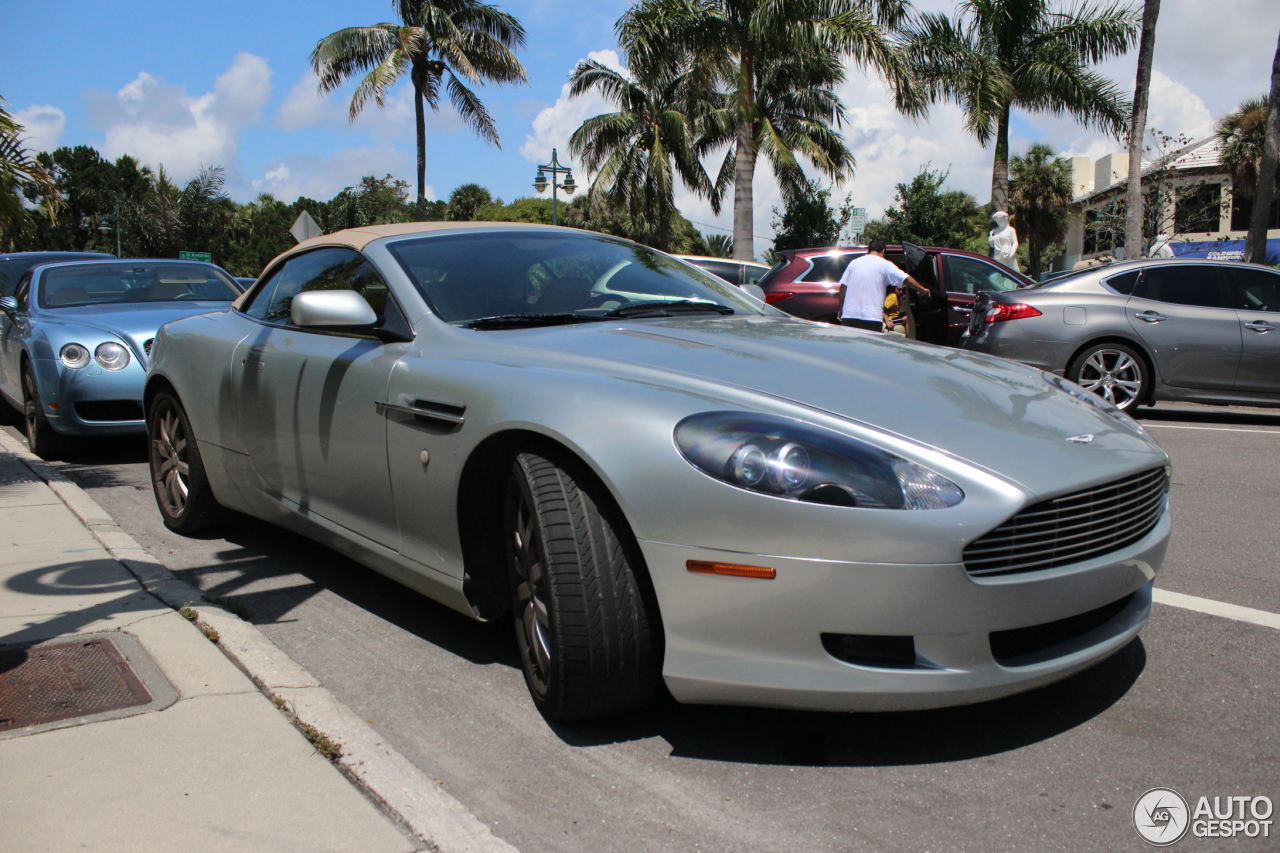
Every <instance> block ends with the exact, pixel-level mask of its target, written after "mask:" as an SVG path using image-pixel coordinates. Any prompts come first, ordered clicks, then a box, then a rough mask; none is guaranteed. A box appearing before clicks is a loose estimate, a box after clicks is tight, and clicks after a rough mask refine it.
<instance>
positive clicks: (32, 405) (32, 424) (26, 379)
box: [22, 370, 40, 444]
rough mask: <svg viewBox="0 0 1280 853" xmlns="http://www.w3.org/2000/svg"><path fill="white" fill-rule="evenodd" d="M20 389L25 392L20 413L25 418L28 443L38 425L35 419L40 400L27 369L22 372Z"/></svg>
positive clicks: (38, 414) (37, 414) (38, 412)
mask: <svg viewBox="0 0 1280 853" xmlns="http://www.w3.org/2000/svg"><path fill="white" fill-rule="evenodd" d="M22 389H23V390H24V391H25V392H26V393H25V394H24V395H23V400H22V414H23V416H24V417H25V418H26V420H27V443H28V444H30V443H31V441H32V436H34V435H35V434H36V429H37V428H38V427H39V425H40V424H39V421H38V420H37V419H38V418H39V416H40V402H39V398H38V397H37V396H36V389H35V384H34V382H33V381H32V378H31V371H29V370H28V371H24V372H23V374H22Z"/></svg>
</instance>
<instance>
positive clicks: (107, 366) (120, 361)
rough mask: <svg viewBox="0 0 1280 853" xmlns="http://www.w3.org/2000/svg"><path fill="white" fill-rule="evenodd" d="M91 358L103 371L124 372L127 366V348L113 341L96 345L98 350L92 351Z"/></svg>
mask: <svg viewBox="0 0 1280 853" xmlns="http://www.w3.org/2000/svg"><path fill="white" fill-rule="evenodd" d="M93 357H94V358H96V359H97V360H98V364H100V365H102V369H103V370H124V369H125V368H126V367H128V366H129V350H128V348H127V347H125V346H124V345H123V344H117V343H115V342H114V341H108V342H107V343H105V344H98V348H97V349H96V350H94V351H93Z"/></svg>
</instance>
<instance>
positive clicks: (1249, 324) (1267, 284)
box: [1223, 266, 1280, 394]
mask: <svg viewBox="0 0 1280 853" xmlns="http://www.w3.org/2000/svg"><path fill="white" fill-rule="evenodd" d="M1223 272H1225V273H1226V275H1227V284H1228V294H1229V298H1230V300H1231V302H1230V304H1231V305H1232V307H1234V308H1235V312H1236V317H1237V318H1238V319H1239V321H1240V337H1241V338H1242V339H1243V340H1242V346H1241V351H1240V369H1239V370H1237V371H1236V385H1235V388H1236V390H1237V391H1243V392H1247V393H1251V394H1280V273H1276V272H1272V271H1270V270H1264V269H1258V268H1255V267H1243V266H1242V267H1224V268H1223Z"/></svg>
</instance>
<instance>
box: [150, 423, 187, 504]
mask: <svg viewBox="0 0 1280 853" xmlns="http://www.w3.org/2000/svg"><path fill="white" fill-rule="evenodd" d="M158 415H159V417H158V418H157V419H156V422H155V428H154V429H153V431H152V436H151V480H152V484H153V485H154V486H155V490H156V497H158V498H159V499H160V505H161V507H162V508H163V509H164V511H165V512H166V513H167V514H168V515H169V516H170V517H172V518H178V517H179V516H181V515H182V513H183V511H184V510H185V509H186V508H187V498H188V496H189V495H190V480H189V478H190V473H191V471H190V467H189V464H188V459H187V457H188V449H187V433H186V430H185V429H184V428H183V424H182V418H181V417H179V416H178V412H177V411H176V410H175V409H174V408H173V406H171V405H164V406H163V407H162V408H161V410H160V411H159V412H158Z"/></svg>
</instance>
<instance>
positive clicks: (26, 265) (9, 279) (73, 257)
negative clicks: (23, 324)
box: [0, 252, 115, 296]
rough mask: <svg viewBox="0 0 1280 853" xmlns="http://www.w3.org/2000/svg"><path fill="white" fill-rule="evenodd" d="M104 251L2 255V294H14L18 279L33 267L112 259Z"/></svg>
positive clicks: (0, 282) (0, 266)
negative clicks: (64, 262) (59, 262)
mask: <svg viewBox="0 0 1280 853" xmlns="http://www.w3.org/2000/svg"><path fill="white" fill-rule="evenodd" d="M114 258H115V255H108V254H105V253H103V252H11V253H9V254H7V255H0V296H13V290H14V288H15V287H17V286H18V280H19V279H21V278H22V276H23V274H24V273H26V272H27V271H28V270H30V269H31V268H32V267H36V266H39V265H40V264H53V263H57V262H58V261H93V260H104V261H105V260H112V259H114Z"/></svg>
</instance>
